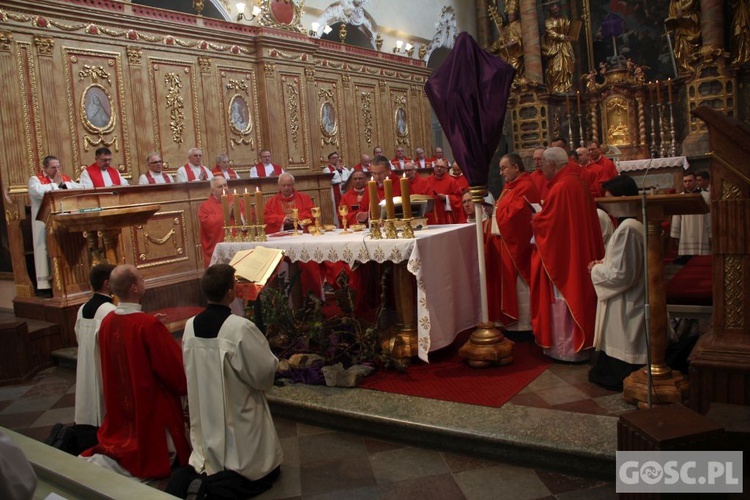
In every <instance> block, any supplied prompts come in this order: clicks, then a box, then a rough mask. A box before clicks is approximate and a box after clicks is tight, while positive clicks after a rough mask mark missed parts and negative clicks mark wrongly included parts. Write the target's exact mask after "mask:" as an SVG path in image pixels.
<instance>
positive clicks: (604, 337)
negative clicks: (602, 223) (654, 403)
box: [591, 219, 647, 364]
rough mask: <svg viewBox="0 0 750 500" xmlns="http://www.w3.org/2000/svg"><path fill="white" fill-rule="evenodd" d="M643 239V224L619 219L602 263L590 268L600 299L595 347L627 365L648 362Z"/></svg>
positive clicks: (595, 331) (632, 220)
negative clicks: (619, 221)
mask: <svg viewBox="0 0 750 500" xmlns="http://www.w3.org/2000/svg"><path fill="white" fill-rule="evenodd" d="M643 238H644V235H643V224H641V223H640V222H638V221H637V220H635V219H626V220H624V221H622V222H621V223H620V225H619V226H618V227H617V229H616V230H615V232H614V234H613V235H612V238H611V239H610V240H609V244H608V245H607V248H606V251H605V253H604V262H603V263H602V264H597V265H595V266H594V267H593V268H592V269H591V281H592V282H593V284H594V290H596V296H597V298H598V299H599V301H598V303H597V306H596V328H595V330H594V347H595V348H596V350H597V351H604V352H606V353H607V354H608V355H609V356H611V357H613V358H617V359H619V360H622V361H625V362H626V363H630V364H645V363H646V362H647V360H646V348H647V346H646V317H645V307H644V306H645V300H646V292H645V281H644V280H645V273H644V269H645V266H644V263H643V258H644V255H643Z"/></svg>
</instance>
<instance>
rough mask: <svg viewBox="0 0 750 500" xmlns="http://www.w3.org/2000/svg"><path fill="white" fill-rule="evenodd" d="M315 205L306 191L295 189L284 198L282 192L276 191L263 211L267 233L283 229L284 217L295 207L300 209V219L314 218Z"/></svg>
mask: <svg viewBox="0 0 750 500" xmlns="http://www.w3.org/2000/svg"><path fill="white" fill-rule="evenodd" d="M314 206H315V205H313V201H312V199H311V198H310V197H309V196H307V195H306V194H305V193H300V192H298V191H295V192H294V194H293V195H292V196H291V197H289V198H284V197H283V196H281V193H276V194H275V195H274V196H273V197H272V198H271V199H270V200H268V201H267V202H266V204H265V209H264V211H263V215H264V217H265V221H266V233H276V232H279V231H281V230H283V229H284V228H283V227H282V223H283V222H284V217H286V216H287V214H289V213H291V210H292V209H293V208H296V209H297V210H299V218H300V220H302V219H312V207H314Z"/></svg>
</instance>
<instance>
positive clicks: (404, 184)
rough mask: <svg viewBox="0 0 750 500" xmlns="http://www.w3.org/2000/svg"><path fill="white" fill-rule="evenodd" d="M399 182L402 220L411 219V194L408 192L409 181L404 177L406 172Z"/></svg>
mask: <svg viewBox="0 0 750 500" xmlns="http://www.w3.org/2000/svg"><path fill="white" fill-rule="evenodd" d="M399 180H400V181H401V207H402V208H403V211H404V215H403V218H404V219H411V194H410V192H409V179H408V178H407V177H406V172H404V175H403V176H402V177H401V179H399Z"/></svg>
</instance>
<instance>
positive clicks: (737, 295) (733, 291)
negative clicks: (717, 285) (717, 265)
mask: <svg viewBox="0 0 750 500" xmlns="http://www.w3.org/2000/svg"><path fill="white" fill-rule="evenodd" d="M746 279H747V278H746V277H745V276H743V272H742V256H741V255H724V290H725V293H724V300H725V304H724V315H725V316H724V317H725V319H726V326H727V328H744V326H745V315H744V306H745V301H746V297H745V296H744V293H743V284H744V283H745V280H746Z"/></svg>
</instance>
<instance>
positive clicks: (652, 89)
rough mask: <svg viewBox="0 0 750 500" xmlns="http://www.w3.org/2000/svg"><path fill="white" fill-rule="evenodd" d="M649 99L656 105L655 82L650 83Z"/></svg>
mask: <svg viewBox="0 0 750 500" xmlns="http://www.w3.org/2000/svg"><path fill="white" fill-rule="evenodd" d="M648 97H649V101H650V102H651V104H652V105H653V104H654V82H648Z"/></svg>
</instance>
